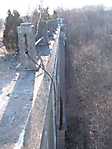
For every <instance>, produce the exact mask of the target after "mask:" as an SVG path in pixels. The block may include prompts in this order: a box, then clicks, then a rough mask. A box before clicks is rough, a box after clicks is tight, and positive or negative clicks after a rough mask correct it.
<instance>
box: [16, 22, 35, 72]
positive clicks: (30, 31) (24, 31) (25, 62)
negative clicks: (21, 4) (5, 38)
mask: <svg viewBox="0 0 112 149" xmlns="http://www.w3.org/2000/svg"><path fill="white" fill-rule="evenodd" d="M25 35H26V38H27V50H28V53H29V55H30V56H31V57H32V58H33V59H35V60H36V55H37V52H36V50H35V30H34V26H33V25H32V24H31V23H21V25H20V26H19V27H18V47H19V60H20V63H21V64H22V66H23V67H24V68H26V69H31V70H35V69H36V65H35V64H34V63H33V62H32V60H31V59H30V58H29V57H28V55H27V54H25V49H26V45H25Z"/></svg>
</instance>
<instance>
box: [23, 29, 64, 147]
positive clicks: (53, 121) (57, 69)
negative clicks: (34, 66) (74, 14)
mask: <svg viewBox="0 0 112 149" xmlns="http://www.w3.org/2000/svg"><path fill="white" fill-rule="evenodd" d="M61 36H62V35H61V34H60V28H58V30H57V32H56V34H55V40H54V43H53V44H52V46H51V48H52V51H51V56H50V57H48V61H46V62H47V64H46V66H45V68H46V70H47V71H48V72H49V73H50V74H51V76H52V78H53V80H54V83H55V89H56V92H54V85H53V83H52V81H51V79H50V78H49V77H48V75H47V74H46V73H45V72H44V71H42V70H41V69H40V71H39V72H37V73H36V77H35V78H36V79H35V87H36V88H35V90H36V94H35V98H34V99H33V103H32V109H31V113H30V115H29V118H28V122H27V126H26V129H25V135H24V145H23V149H57V148H58V149H59V148H60V149H63V148H64V135H65V119H64V45H63V46H62V47H61V46H60V44H62V43H61V42H63V40H62V37H61ZM60 41H61V42H60ZM40 79H41V84H40V86H39V87H38V89H37V86H38V81H40ZM60 140H61V142H60Z"/></svg>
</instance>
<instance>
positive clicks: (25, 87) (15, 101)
mask: <svg viewBox="0 0 112 149" xmlns="http://www.w3.org/2000/svg"><path fill="white" fill-rule="evenodd" d="M12 59H13V58H12ZM12 59H8V61H6V60H4V59H0V62H1V63H0V149H13V148H14V147H15V144H16V143H17V142H18V140H19V137H20V134H21V132H22V129H23V128H24V125H25V122H26V119H27V115H28V113H29V111H30V108H31V105H32V99H33V89H34V79H35V74H34V72H31V71H20V72H19V71H16V69H14V68H15V66H16V65H15V60H14V61H13V62H12Z"/></svg>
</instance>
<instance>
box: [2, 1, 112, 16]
mask: <svg viewBox="0 0 112 149" xmlns="http://www.w3.org/2000/svg"><path fill="white" fill-rule="evenodd" d="M41 1H43V5H44V6H48V7H50V9H53V8H54V9H55V8H57V7H63V8H65V9H66V8H69V9H72V8H81V7H84V6H86V5H104V6H106V7H112V0H0V18H1V17H3V18H4V17H6V15H7V10H8V9H11V10H13V9H17V10H18V11H19V12H20V14H21V15H26V14H29V13H30V12H31V11H32V10H33V9H35V8H36V7H37V6H38V5H39V4H40V2H41Z"/></svg>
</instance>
